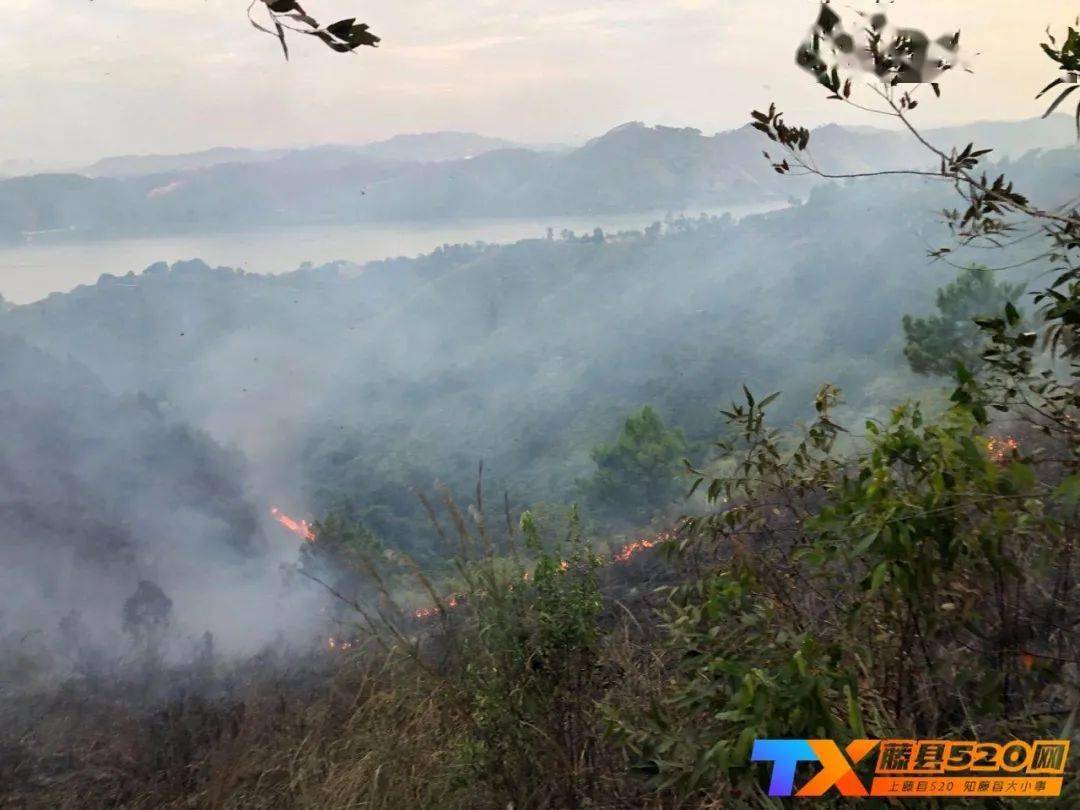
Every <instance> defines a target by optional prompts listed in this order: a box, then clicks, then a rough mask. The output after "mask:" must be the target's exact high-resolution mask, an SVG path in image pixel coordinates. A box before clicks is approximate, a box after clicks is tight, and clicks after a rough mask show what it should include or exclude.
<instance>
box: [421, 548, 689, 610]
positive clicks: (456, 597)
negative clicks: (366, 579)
mask: <svg viewBox="0 0 1080 810" xmlns="http://www.w3.org/2000/svg"><path fill="white" fill-rule="evenodd" d="M673 539H675V535H674V534H672V533H671V532H661V533H660V534H658V535H655V536H654V537H643V538H641V539H639V540H634V541H632V542H630V543H627V544H626V545H624V546H623V547H622V548H620V549H619V550H618V551H616V552H615V553H614V554H612V555H611V559H610V560H608V561H606V562H604V561H602V563H601V564H604V565H607V564H612V563H624V562H628V561H629V560H631V559H633V557H635V556H636V555H637V554H639V553H640V552H642V551H645V550H646V549H650V548H653V547H655V546H658V545H660V544H661V543H666V542H668V541H670V540H673ZM569 568H570V562H569V560H561V561H560V562H559V570H561V571H566V570H568V569H569ZM521 579H522V580H523V581H525V582H528V581H529V580H531V579H532V572H531V571H526V572H525V573H524V574H522V577H521ZM464 601H465V595H464V594H457V593H456V594H452V595H451V596H448V597H447V598H446V601H445V605H446V607H447V608H448V609H450V610H453V609H454V608H456V607H458V606H459V605H461V604H462V603H463V602H464ZM438 612H439V609H438V608H437V607H424V608H418V609H417V610H414V611H413V618H415V619H428V618H430V617H432V616H434V615H435V614H436V613H438Z"/></svg>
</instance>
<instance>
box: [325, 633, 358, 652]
mask: <svg viewBox="0 0 1080 810" xmlns="http://www.w3.org/2000/svg"><path fill="white" fill-rule="evenodd" d="M326 648H327V649H328V650H337V651H338V652H347V651H349V650H351V649H352V648H353V643H352V642H351V641H346V640H344V639H339V638H336V637H334V636H330V638H328V639H327V640H326Z"/></svg>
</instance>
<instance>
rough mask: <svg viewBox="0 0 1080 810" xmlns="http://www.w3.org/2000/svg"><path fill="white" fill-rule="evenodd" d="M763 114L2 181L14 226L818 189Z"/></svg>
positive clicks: (141, 226)
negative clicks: (719, 128) (782, 155)
mask: <svg viewBox="0 0 1080 810" xmlns="http://www.w3.org/2000/svg"><path fill="white" fill-rule="evenodd" d="M927 135H928V137H930V138H931V139H932V140H933V141H935V142H936V143H938V144H940V145H941V146H943V147H946V148H947V147H950V146H953V145H961V146H962V145H963V144H965V143H967V142H969V141H972V142H975V143H977V144H980V145H987V146H995V147H996V148H997V149H998V150H999V151H997V152H995V154H994V155H993V156H992V157H995V158H999V157H1017V156H1019V155H1020V154H1022V153H1024V152H1026V151H1028V150H1030V149H1035V148H1054V147H1062V146H1067V145H1070V144H1072V143H1073V142H1074V138H1075V133H1074V130H1073V129H1072V125H1071V122H1070V121H1069V120H1068V119H1067V118H1065V117H1064V116H1060V117H1055V118H1051V119H1047V120H1041V119H1033V120H1026V121H1016V122H990V123H978V124H972V125H969V126H964V127H955V128H950V129H941V130H930V131H928V133H927ZM768 146H769V143H768V141H766V140H765V139H764V138H763V137H762V136H761V134H760V133H758V132H757V131H755V130H754V129H752V128H751V127H749V126H745V127H742V128H740V129H736V130H731V131H727V132H720V133H717V134H715V135H712V136H707V135H704V134H702V132H701V131H700V130H697V129H691V128H682V129H680V128H672V127H662V126H656V127H648V126H646V125H644V124H642V123H639V122H632V123H629V124H624V125H622V126H619V127H616V128H615V129H612V130H611V131H609V132H607V133H605V134H604V135H602V136H600V137H598V138H595V139H593V140H591V141H589V142H588V143H586V144H585V145H584V146H581V147H579V148H575V149H563V150H551V151H545V150H541V149H536V148H532V149H529V148H525V147H521V146H517V145H515V144H511V143H509V142H506V141H501V140H499V139H494V138H487V137H484V136H481V135H473V134H468V133H453V132H442V133H431V134H424V135H401V136H397V137H395V138H391V139H390V140H388V141H382V142H379V143H374V144H368V145H366V146H322V147H312V148H308V149H290V150H271V151H253V150H245V149H230V148H224V149H214V150H209V151H206V152H200V153H195V154H189V155H174V156H168V155H165V156H148V157H119V158H108V159H106V160H102V161H99V162H98V163H96V164H94V166H92V167H90V168H89V169H87V170H86V172H85V173H84V174H41V175H33V176H27V177H16V178H10V179H7V180H3V181H0V239H3V240H5V241H14V242H20V241H24V240H26V239H33V238H42V237H43V236H45V235H47V234H52V235H55V234H62V235H64V236H70V237H75V238H78V237H94V238H106V237H119V236H141V235H151V234H164V233H194V232H205V231H222V230H226V231H227V230H243V229H251V228H261V227H287V226H290V225H301V224H303V225H313V224H320V223H328V224H331V223H349V222H361V221H388V220H418V219H425V220H431V219H454V218H467V217H502V216H547V215H588V214H613V213H629V212H639V211H658V210H661V211H662V210H671V211H684V210H695V209H696V210H701V209H702V208H708V207H717V206H724V205H732V204H739V203H751V202H764V201H769V200H777V199H779V200H783V199H786V198H788V197H790V196H792V195H803V194H805V193H807V192H808V191H809V189H810V188H811V187H812V186H813V185H815V184H816V183H817V181H816V179H814V178H803V179H801V180H799V179H794V180H793V179H792V178H781V177H779V176H778V175H777V174H776V173H775V172H774V171H773V170H772V168H771V167H770V166H769V164H768V162H767V161H766V160H765V159H764V158H763V157H762V155H761V152H762V150H763V148H765V147H768ZM811 148H812V151H813V154H814V157H815V159H816V160H817V161H818V163H819V165H821V166H822V167H823V168H827V169H828V170H830V171H833V172H837V173H843V172H861V171H873V170H880V169H889V168H902V167H908V166H911V165H917V166H925V165H928V164H929V163H931V162H932V161H928V160H927V153H926V152H925V150H924V149H923V148H922V147H921V146H920V145H919V144H917V143H915V142H914V140H913V139H912V138H910V137H909V136H908V135H907V134H906V133H902V132H888V131H883V130H870V129H865V128H859V129H850V128H844V127H840V126H837V125H829V126H825V127H821V128H819V129H817V130H815V131H814V133H813V137H812V141H811Z"/></svg>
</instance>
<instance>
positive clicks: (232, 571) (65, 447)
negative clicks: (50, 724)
mask: <svg viewBox="0 0 1080 810" xmlns="http://www.w3.org/2000/svg"><path fill="white" fill-rule="evenodd" d="M0 420H2V422H3V424H4V426H5V429H4V431H3V433H2V435H0V649H2V650H3V652H4V656H3V658H4V660H5V661H6V662H8V664H10V665H12V666H15V665H17V666H22V667H29V668H30V670H32V671H34V672H36V673H37V674H38V675H39V676H54V675H63V674H67V673H70V672H72V671H75V670H77V669H78V668H79V667H80V666H86V665H88V664H89V663H90V662H97V663H98V664H101V663H102V662H111V665H119V664H121V663H122V662H124V661H130V660H133V659H136V658H138V657H139V656H140V655H141V654H142V652H144V651H143V650H142V649H141V646H140V644H141V641H142V640H141V639H140V638H139V637H138V635H139V634H138V632H136V631H137V627H133V626H132V624H131V622H130V621H129V622H127V624H126V625H125V621H124V618H125V617H124V605H125V603H126V602H127V601H128V600H129V599H131V598H132V597H133V595H135V594H136V593H137V592H139V590H140V588H142V589H143V591H144V592H145V589H146V588H147V587H150V586H151V585H152V586H153V587H154V588H159V589H160V591H161V592H162V593H163V594H164V597H165V598H167V600H169V602H170V603H171V604H170V606H169V609H168V610H167V611H165V613H166V614H167V615H164V616H163V617H162V618H161V621H160V622H159V625H160V626H156V627H155V635H156V636H157V638H156V639H155V653H156V654H157V655H159V656H160V657H161V659H162V661H164V662H168V661H177V660H183V659H184V658H185V657H190V655H191V650H192V649H194V647H195V646H196V644H197V641H198V640H199V639H200V638H201V637H202V636H203V635H204V634H205V633H210V634H211V635H212V636H213V639H214V644H215V648H216V649H217V650H219V651H221V652H222V653H224V654H226V655H249V654H252V653H254V652H256V651H257V650H259V649H260V648H261V647H263V646H265V645H266V644H269V643H275V642H280V641H281V640H282V639H287V640H291V641H293V642H294V643H305V642H306V641H307V640H309V639H311V637H312V635H313V634H314V632H315V617H317V616H318V610H317V604H318V601H319V599H320V597H319V595H318V594H315V593H313V592H312V591H311V589H309V588H304V587H299V586H298V585H297V584H296V583H295V582H294V581H293V580H291V579H290V578H289V577H288V576H287V574H288V570H289V568H288V567H289V566H290V565H291V564H295V562H296V560H297V554H298V544H299V543H298V540H297V539H296V538H294V537H293V536H292V535H288V534H285V533H284V532H283V531H281V529H280V527H279V526H277V524H274V523H272V522H271V523H270V524H269V526H268V525H267V517H266V516H264V515H262V514H261V510H259V509H257V507H256V506H254V505H253V504H252V502H251V500H250V498H249V492H248V490H247V485H248V484H247V472H246V469H245V465H244V462H243V459H242V457H241V456H240V454H239V453H238V452H237V451H229V450H226V449H223V448H222V447H221V446H220V445H218V444H217V443H216V442H214V441H213V440H212V439H211V438H210V437H208V436H207V435H205V434H204V433H201V432H199V431H197V430H195V429H193V428H191V427H189V426H187V425H186V424H184V423H183V422H180V421H177V420H175V419H173V418H169V417H167V416H165V415H164V414H163V413H162V412H161V410H160V409H159V408H158V407H157V406H156V405H155V404H154V403H153V402H152V401H151V400H149V399H148V398H146V397H137V396H128V397H118V396H116V395H114V394H112V393H111V392H109V391H108V390H107V389H106V388H105V386H104V385H103V384H102V383H101V382H100V381H99V380H98V379H97V378H96V377H95V376H94V375H93V374H92V373H91V372H90V371H89V370H87V369H86V368H85V367H84V366H81V365H80V364H78V363H75V362H67V363H63V362H60V361H57V360H55V359H54V358H53V357H51V356H49V355H47V354H45V353H44V352H42V351H40V350H37V349H34V348H31V347H29V346H27V345H26V344H25V343H24V342H22V341H21V340H18V339H16V338H11V337H3V338H0ZM271 527H272V531H271V530H270V529H271ZM141 583H142V584H141ZM24 674H25V673H24ZM21 680H24V681H25V680H26V679H25V678H21Z"/></svg>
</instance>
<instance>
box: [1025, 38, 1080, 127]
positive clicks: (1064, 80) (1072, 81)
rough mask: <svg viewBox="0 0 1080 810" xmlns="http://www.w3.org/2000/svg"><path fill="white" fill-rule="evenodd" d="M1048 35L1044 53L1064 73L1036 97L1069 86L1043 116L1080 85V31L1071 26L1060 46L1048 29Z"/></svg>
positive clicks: (1079, 109) (1079, 114) (1079, 112)
mask: <svg viewBox="0 0 1080 810" xmlns="http://www.w3.org/2000/svg"><path fill="white" fill-rule="evenodd" d="M1076 25H1077V27H1080V17H1078V18H1077V21H1076ZM1046 36H1047V38H1048V39H1049V40H1050V41H1049V42H1044V43H1043V45H1042V49H1043V53H1045V54H1046V55H1047V56H1049V57H1050V58H1051V59H1052V60H1054V61H1055V62H1056V63H1057V64H1058V67H1059V68H1060V69H1061V73H1062V75H1061V76H1058V77H1057V78H1056V79H1054V80H1053V81H1052V82H1050V84H1048V85H1046V87H1044V88H1043V89H1042V90H1040V91H1039V95H1038V96H1036V98H1042V97H1043V96H1044V95H1046V94H1047V93H1049V92H1050V91H1051V90H1053V89H1054V88H1055V87H1060V86H1061V85H1063V84H1066V85H1068V87H1065V88H1064V89H1062V90H1058V91H1057V96H1056V97H1055V98H1054V100H1053V102H1051V104H1050V106H1049V107H1048V108H1047V109H1046V112H1045V113H1043V118H1045V117H1046V116H1048V115H1050V114H1051V113H1053V112H1054V110H1056V109H1057V108H1058V107H1059V106H1061V103H1062V102H1063V101H1065V99H1067V98H1068V97H1069V96H1070V95H1071V94H1072V92H1073V91H1074V90H1076V88H1077V87H1080V31H1077V30H1076V28H1072V27H1071V26H1070V28H1069V33H1068V34H1067V35H1066V37H1065V41H1064V42H1062V43H1061V47H1060V48H1056V47H1055V46H1056V45H1057V39H1055V38H1054V35H1053V34H1052V33H1050V31H1049V30H1047V32H1046ZM1076 134H1077V137H1080V102H1077V105H1076Z"/></svg>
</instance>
